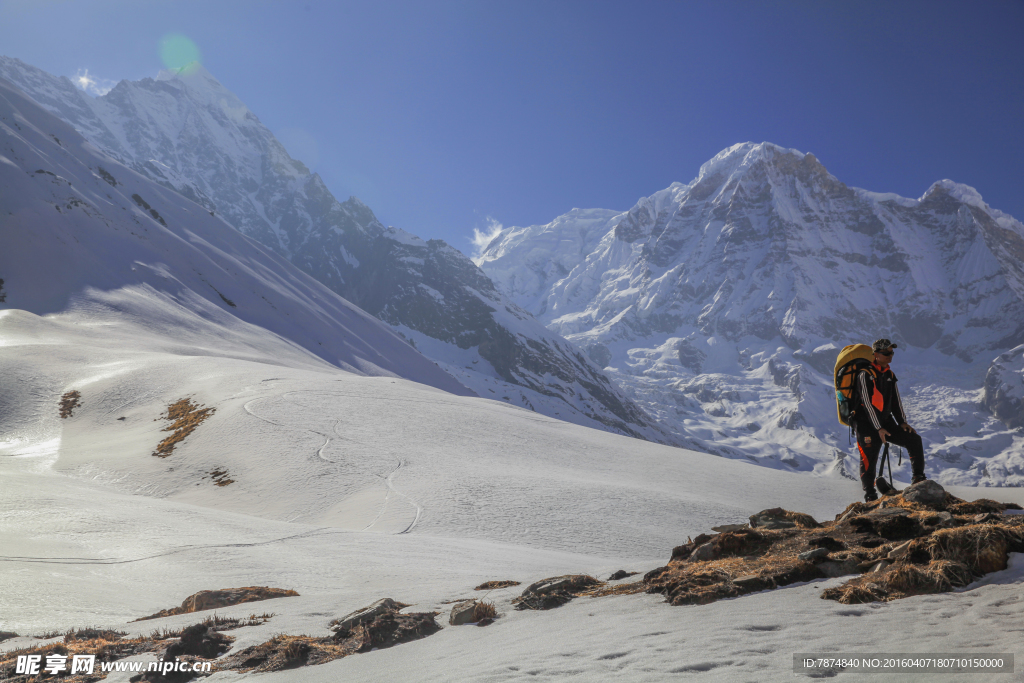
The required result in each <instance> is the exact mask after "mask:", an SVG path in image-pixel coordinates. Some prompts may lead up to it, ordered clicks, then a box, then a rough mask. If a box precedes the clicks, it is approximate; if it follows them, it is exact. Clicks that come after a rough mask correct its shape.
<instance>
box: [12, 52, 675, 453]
mask: <svg viewBox="0 0 1024 683" xmlns="http://www.w3.org/2000/svg"><path fill="white" fill-rule="evenodd" d="M0 76H3V77H5V78H7V79H9V80H11V81H12V82H13V83H15V84H16V85H17V86H19V87H20V88H22V89H23V90H25V92H27V93H28V94H29V95H30V96H31V97H33V98H34V99H35V100H36V101H38V102H39V103H40V104H41V105H43V106H44V107H45V108H47V109H48V110H49V111H51V112H52V113H54V114H56V115H58V116H60V117H62V118H63V119H64V120H65V121H67V122H68V123H70V124H71V125H72V126H74V127H75V128H76V129H77V130H78V131H79V132H80V133H82V135H84V136H85V137H86V138H87V139H88V140H89V141H90V142H92V143H93V144H95V145H96V146H97V147H99V148H100V149H102V150H103V151H104V152H106V153H107V154H109V155H110V156H112V157H114V158H116V159H118V160H119V161H120V162H122V163H123V164H124V165H126V166H128V167H129V168H132V169H133V170H135V171H137V172H139V173H140V174H142V175H145V176H147V177H148V178H150V179H151V180H153V181H155V182H157V183H159V184H161V185H163V186H165V187H167V188H169V189H173V190H175V191H176V192H179V193H180V194H182V195H184V196H185V197H188V198H189V199H192V200H193V201H195V202H197V203H199V204H201V205H202V206H204V207H205V208H207V209H208V210H210V211H212V212H214V213H215V214H216V215H217V216H220V217H222V218H224V219H225V220H226V221H227V222H228V223H230V224H231V225H233V226H234V227H236V228H237V229H238V230H239V231H241V232H242V233H243V234H245V235H247V236H249V237H251V238H253V239H255V240H257V241H259V242H260V243H262V244H264V245H266V246H267V247H268V248H270V249H271V250H273V251H274V252H276V253H277V254H279V255H280V256H282V257H284V258H286V259H288V260H290V261H291V262H292V263H294V264H295V265H297V266H298V267H299V268H301V269H302V270H304V271H305V272H306V273H308V274H310V275H312V276H313V277H314V278H316V279H317V280H319V281H320V282H321V283H323V284H325V285H326V286H327V287H329V288H330V289H332V290H333V291H334V292H336V293H338V294H340V295H341V296H343V297H345V298H346V299H348V300H349V301H352V302H353V303H355V304H357V305H358V306H360V307H362V308H363V309H364V310H365V311H367V312H369V313H371V314H372V315H375V316H377V317H379V318H380V319H382V320H384V321H385V322H387V323H389V324H391V325H392V326H394V327H395V328H396V329H397V330H399V331H400V332H401V333H402V334H403V335H404V336H405V337H406V338H407V339H408V340H409V341H410V342H412V343H414V344H415V345H416V346H417V348H419V349H420V350H421V351H423V352H424V353H425V354H426V355H428V356H429V357H431V358H433V359H434V360H435V361H438V362H439V364H440V365H441V367H442V368H444V369H445V370H447V371H448V372H449V373H451V374H452V375H453V376H455V377H456V378H457V379H458V380H459V381H460V382H462V383H463V384H465V385H466V386H469V387H470V388H472V389H473V390H475V391H476V392H477V393H478V394H480V395H481V396H486V397H491V398H495V399H497V400H504V401H507V402H509V403H512V404H513V405H519V406H522V407H525V408H530V409H533V410H536V411H538V412H541V413H544V414H547V415H552V416H555V417H559V418H560V419H565V420H569V421H572V422H576V423H578V424H584V425H587V426H592V427H599V428H602V429H610V430H612V431H616V432H619V433H623V434H629V435H632V436H638V437H642V438H648V439H654V440H658V441H671V442H674V443H682V442H683V440H681V439H677V438H674V437H672V436H670V435H668V434H665V433H663V432H662V431H661V430H660V429H659V428H658V427H657V426H656V425H654V424H653V423H652V421H651V420H650V418H649V417H648V416H647V415H646V414H645V413H644V412H643V411H642V410H641V409H639V408H638V407H637V406H636V405H635V404H633V403H632V402H631V401H630V400H629V399H628V398H626V397H625V395H624V394H623V393H622V392H621V391H620V390H619V389H618V387H617V386H616V385H614V384H613V383H612V382H611V381H609V379H608V377H607V376H606V375H605V374H604V373H603V372H602V371H601V370H600V368H599V367H598V366H597V365H596V364H594V363H593V362H592V361H591V360H590V359H589V358H587V357H586V356H585V355H584V354H582V353H580V352H579V350H578V349H576V348H575V347H574V346H573V345H571V344H569V343H567V342H566V341H565V340H564V339H562V338H561V337H559V336H558V335H557V334H556V333H553V332H551V331H549V330H548V329H546V328H545V327H544V326H543V325H541V324H540V323H538V322H537V321H536V320H534V319H533V317H532V315H530V314H529V313H527V312H526V311H524V310H522V309H521V308H520V307H518V306H516V305H515V304H514V303H512V301H510V300H509V299H508V298H506V297H505V296H504V295H503V294H501V293H500V292H499V291H498V290H496V289H495V288H494V287H493V285H492V284H491V282H490V280H489V279H488V278H487V277H486V276H484V275H483V273H482V272H481V271H480V270H479V269H478V268H477V267H476V265H475V264H473V262H472V261H470V260H469V259H468V258H467V257H466V256H464V255H463V254H462V253H460V252H459V251H457V250H456V249H453V248H452V247H450V246H449V245H447V244H445V243H444V242H442V241H439V240H431V241H423V240H421V239H419V238H417V237H415V236H413V235H411V234H408V233H406V232H404V231H401V230H396V229H393V228H388V227H386V226H384V225H383V224H381V223H380V222H379V221H378V220H377V219H376V217H375V216H374V215H373V212H372V211H371V210H370V209H369V207H367V206H366V205H364V204H363V203H362V202H360V201H359V200H358V199H355V198H351V199H349V200H348V201H346V202H344V203H342V202H338V201H337V200H336V199H335V198H334V196H333V195H332V194H331V193H330V191H329V190H328V189H327V187H326V186H325V185H324V184H323V182H322V181H321V179H320V177H319V176H318V175H317V174H315V173H310V171H309V170H308V169H307V168H306V167H305V166H304V165H303V164H302V163H301V162H299V161H296V160H294V159H292V158H291V157H290V156H289V155H288V153H287V151H286V150H285V148H284V147H283V146H282V145H281V143H280V142H278V140H277V139H276V138H275V137H274V135H273V134H272V133H271V132H270V131H269V130H268V129H267V128H266V127H265V126H263V124H262V123H261V122H260V121H259V119H258V118H257V117H256V116H255V115H254V114H253V113H252V112H250V111H249V110H248V109H247V108H246V106H245V105H244V104H243V103H242V102H241V101H240V100H239V99H238V98H237V97H236V96H235V95H234V94H233V93H231V92H230V91H229V90H228V89H227V88H225V87H224V86H223V85H221V84H220V83H219V82H218V81H217V80H216V79H215V78H213V76H211V75H210V74H209V73H208V72H207V71H206V70H205V69H203V67H202V66H200V65H193V66H192V67H190V68H188V69H185V70H182V71H178V72H169V71H165V72H162V73H161V74H160V75H159V76H158V77H157V78H156V79H150V78H147V79H143V80H141V81H135V82H131V81H122V82H120V83H119V84H118V85H117V86H116V87H114V88H113V89H112V90H111V91H110V92H109V93H107V94H106V95H104V96H102V97H98V98H92V97H90V96H88V95H86V94H85V93H83V92H82V91H80V90H78V89H77V88H75V87H74V85H73V84H72V83H71V81H70V80H68V79H67V78H57V77H54V76H52V75H50V74H47V73H46V72H44V71H41V70H39V69H36V68H34V67H31V66H29V65H27V64H24V63H23V62H20V61H19V60H16V59H11V58H7V57H0Z"/></svg>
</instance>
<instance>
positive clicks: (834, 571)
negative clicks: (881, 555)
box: [818, 560, 860, 579]
mask: <svg viewBox="0 0 1024 683" xmlns="http://www.w3.org/2000/svg"><path fill="white" fill-rule="evenodd" d="M857 564H858V563H857V560H844V561H842V562H834V561H831V560H829V561H826V562H821V563H820V564H818V571H820V572H821V573H822V574H824V575H825V576H826V577H827V578H830V579H834V578H836V577H837V576H847V575H849V574H859V573H860V568H859V567H858V566H857Z"/></svg>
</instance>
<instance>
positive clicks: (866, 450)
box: [854, 339, 925, 502]
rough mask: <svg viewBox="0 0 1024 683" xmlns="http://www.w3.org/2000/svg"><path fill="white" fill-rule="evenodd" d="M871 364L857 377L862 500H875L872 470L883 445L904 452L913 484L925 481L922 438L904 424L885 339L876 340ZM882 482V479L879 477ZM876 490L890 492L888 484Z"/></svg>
mask: <svg viewBox="0 0 1024 683" xmlns="http://www.w3.org/2000/svg"><path fill="white" fill-rule="evenodd" d="M871 348H872V350H873V351H874V362H873V363H872V364H871V365H870V366H868V367H867V368H865V369H863V370H861V371H860V372H859V373H857V394H858V397H859V399H858V403H859V405H858V406H857V411H856V414H855V418H854V419H855V422H856V425H855V428H856V431H857V448H858V449H860V483H861V485H862V486H863V487H864V500H865V501H868V502H870V501H872V500H878V493H877V492H876V491H875V483H876V479H875V467H876V464H877V463H878V452H879V451H880V450H881V449H882V445H883V444H884V443H887V442H888V443H893V444H896V445H897V446H902V447H903V448H906V449H907V453H908V454H909V455H910V466H911V469H912V471H913V480H912V481H911V483H913V484H916V483H917V482H919V481H924V480H925V476H924V446H923V444H922V443H921V436H920V435H919V434H918V433H917V432H915V431H914V428H913V427H911V426H910V425H909V424H907V415H906V413H905V412H904V410H903V402H902V401H901V400H900V392H899V389H897V388H896V375H894V374H893V372H892V370H890V369H889V363H890V362H892V356H893V353H895V349H896V344H893V343H892V342H891V341H889V340H888V339H879V340H877V341H876V342H875V343H874V344H872V345H871ZM879 479H882V477H879ZM879 488H881V489H883V492H884V490H885V489H887V488H889V484H888V482H884V481H883V482H882V483H880V484H879Z"/></svg>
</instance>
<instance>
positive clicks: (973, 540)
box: [927, 524, 1024, 576]
mask: <svg viewBox="0 0 1024 683" xmlns="http://www.w3.org/2000/svg"><path fill="white" fill-rule="evenodd" d="M1022 544H1024V530H1022V529H1020V528H1014V527H1010V526H1006V525H1002V524H973V525H971V526H962V527H957V528H954V529H941V530H939V531H936V532H935V533H934V534H932V536H931V537H930V538H929V539H928V544H927V549H928V553H929V554H930V555H931V557H932V560H936V561H938V560H949V561H952V562H957V563H960V564H963V565H966V566H967V567H968V568H969V569H970V570H971V572H973V573H974V574H976V575H978V576H981V575H983V574H988V573H990V572H996V571H1000V570H1002V569H1006V561H1007V553H1008V552H1009V549H1010V548H1011V547H1014V548H1016V547H1020V546H1021V545H1022ZM1015 552H1016V551H1015Z"/></svg>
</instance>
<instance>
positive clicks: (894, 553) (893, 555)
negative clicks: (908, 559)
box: [886, 541, 913, 561]
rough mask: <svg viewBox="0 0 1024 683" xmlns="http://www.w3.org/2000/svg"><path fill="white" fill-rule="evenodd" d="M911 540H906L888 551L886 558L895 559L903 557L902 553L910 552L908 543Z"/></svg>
mask: <svg viewBox="0 0 1024 683" xmlns="http://www.w3.org/2000/svg"><path fill="white" fill-rule="evenodd" d="M912 542H913V541H907V542H906V543H901V544H900V545H898V546H896V547H895V548H893V549H892V550H890V551H889V554H888V555H886V558H887V559H889V560H891V561H896V560H898V559H899V558H901V557H903V556H904V555H906V554H907V553H909V552H910V544H911V543H912Z"/></svg>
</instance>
